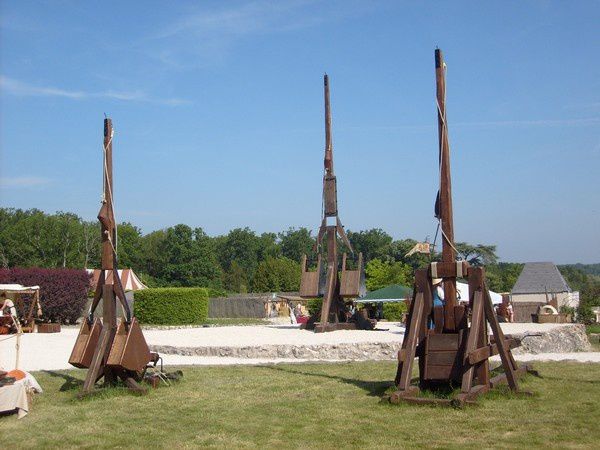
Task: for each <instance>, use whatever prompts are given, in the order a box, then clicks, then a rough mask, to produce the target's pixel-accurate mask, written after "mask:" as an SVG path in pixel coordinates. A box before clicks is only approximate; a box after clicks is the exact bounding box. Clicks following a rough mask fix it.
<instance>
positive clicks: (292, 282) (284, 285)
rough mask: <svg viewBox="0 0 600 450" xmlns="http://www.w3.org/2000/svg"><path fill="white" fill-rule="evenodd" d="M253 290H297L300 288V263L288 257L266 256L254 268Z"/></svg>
mask: <svg viewBox="0 0 600 450" xmlns="http://www.w3.org/2000/svg"><path fill="white" fill-rule="evenodd" d="M252 287H253V290H254V292H279V291H288V292H289V291H297V290H298V289H300V264H299V263H297V262H296V261H292V260H291V259H289V258H285V257H281V258H271V257H268V258H267V259H265V260H264V261H261V262H260V263H259V264H258V267H257V268H256V273H255V274H254V280H253V281H252Z"/></svg>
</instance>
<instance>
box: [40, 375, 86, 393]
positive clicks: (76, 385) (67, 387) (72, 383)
mask: <svg viewBox="0 0 600 450" xmlns="http://www.w3.org/2000/svg"><path fill="white" fill-rule="evenodd" d="M42 372H44V373H46V374H48V375H50V376H51V377H56V378H62V379H63V380H65V382H64V383H63V385H62V386H61V387H60V389H59V391H61V392H66V391H72V390H74V389H80V388H81V387H82V386H83V380H82V379H80V378H75V377H73V376H71V375H69V374H67V373H65V372H56V371H54V370H42Z"/></svg>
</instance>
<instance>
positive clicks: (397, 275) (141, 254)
mask: <svg viewBox="0 0 600 450" xmlns="http://www.w3.org/2000/svg"><path fill="white" fill-rule="evenodd" d="M117 229H118V242H117V249H118V264H119V267H120V268H132V269H133V270H134V271H135V272H136V273H137V274H138V276H140V278H141V279H142V281H143V282H144V283H146V284H147V285H149V286H203V287H209V288H212V289H213V290H215V291H217V292H218V291H220V292H223V293H225V292H251V291H254V292H269V291H296V290H298V288H299V284H300V263H299V262H300V259H301V257H302V255H303V254H309V255H310V254H312V252H313V248H314V245H315V236H314V235H313V232H312V231H311V230H308V229H306V228H290V229H288V230H286V231H282V232H277V233H276V232H267V233H261V234H258V233H256V232H254V231H252V230H251V229H249V228H236V229H233V230H231V231H230V232H229V233H227V234H225V235H221V236H214V237H213V236H209V235H207V234H206V233H205V232H204V230H203V229H202V228H199V227H198V228H192V227H190V226H188V225H185V224H178V225H175V226H172V227H169V228H164V229H161V230H156V231H153V232H151V233H147V234H144V233H142V231H141V229H140V228H139V227H137V226H135V225H133V224H131V223H127V222H126V223H120V224H119V225H118V228H117ZM347 234H348V238H349V240H350V243H351V244H352V246H353V247H354V250H355V251H356V252H357V253H358V252H362V253H363V257H364V260H365V263H366V275H367V287H368V288H369V290H374V289H378V288H380V287H384V286H387V285H389V284H393V283H398V284H404V285H409V286H410V285H411V284H412V281H413V278H412V277H413V271H414V269H416V268H419V267H424V266H425V265H426V264H427V263H428V262H430V261H432V260H433V261H435V260H439V253H433V255H424V254H419V253H416V254H413V255H411V256H406V255H407V253H408V252H409V251H410V249H412V248H413V246H414V245H415V244H416V243H417V241H415V240H413V239H393V238H392V236H391V235H389V234H388V233H386V232H385V231H383V230H381V229H378V228H374V229H370V230H363V231H356V232H354V231H351V230H348V231H347ZM340 246H341V251H344V250H345V249H344V246H343V244H342V243H340ZM455 246H456V249H457V250H458V253H459V257H460V258H461V259H465V260H467V261H469V263H470V264H472V265H485V266H486V273H487V280H488V285H489V287H490V289H492V290H494V291H497V292H508V291H510V290H511V288H512V286H513V285H514V283H515V282H516V280H517V278H518V276H519V274H520V272H521V269H522V267H523V265H522V264H518V263H504V262H501V263H499V262H498V257H497V255H496V246H495V245H483V244H477V245H472V244H468V243H464V242H459V243H456V244H455ZM99 258H100V226H99V224H98V222H97V221H85V220H83V219H82V218H80V217H79V216H77V215H76V214H73V213H68V212H57V213H55V214H47V213H44V212H43V211H40V210H37V209H30V210H21V209H13V208H0V266H2V267H42V268H54V267H65V268H97V267H99V266H100V260H99ZM562 270H563V268H561V271H562ZM563 274H564V275H565V277H566V278H567V281H569V282H570V283H572V284H573V283H574V284H576V285H577V286H582V287H583V286H585V285H586V283H588V278H590V277H593V276H594V275H588V274H586V273H584V272H583V271H582V270H581V268H579V267H576V266H569V267H565V268H564V272H563ZM577 286H573V287H574V289H575V288H576V287H577Z"/></svg>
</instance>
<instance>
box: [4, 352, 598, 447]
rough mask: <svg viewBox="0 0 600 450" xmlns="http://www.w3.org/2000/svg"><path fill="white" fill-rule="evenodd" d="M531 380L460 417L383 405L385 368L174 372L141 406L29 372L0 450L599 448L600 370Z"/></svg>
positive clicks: (566, 370)
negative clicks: (32, 384)
mask: <svg viewBox="0 0 600 450" xmlns="http://www.w3.org/2000/svg"><path fill="white" fill-rule="evenodd" d="M535 368H536V369H537V370H539V372H540V375H541V378H537V377H534V376H532V375H528V376H527V377H526V378H525V379H524V380H523V383H522V385H523V387H524V388H525V389H527V390H530V391H533V392H534V393H535V395H534V396H533V397H518V396H512V395H510V394H509V393H507V392H506V391H502V392H496V393H492V394H488V395H487V396H486V397H483V398H482V399H481V400H480V404H479V405H478V406H473V407H467V408H465V409H462V410H459V409H451V408H443V407H438V406H413V405H399V406H398V405H390V404H388V403H382V402H381V401H380V397H381V396H382V395H383V394H384V393H385V392H386V391H387V392H391V382H390V380H391V379H392V377H393V375H394V372H395V364H394V363H392V362H356V363H340V364H301V365H300V364H289V365H275V366H262V367H248V366H236V367H225V366H221V367H199V368H183V369H182V370H183V371H184V380H183V381H182V382H181V383H179V384H177V385H174V386H172V387H165V388H160V389H156V390H152V391H151V392H150V393H149V395H147V396H145V397H136V396H133V395H130V394H129V393H128V392H126V391H123V390H121V389H116V388H114V389H109V390H104V391H103V392H102V393H101V394H99V395H95V396H93V397H91V398H88V399H85V400H78V399H77V397H76V395H77V392H78V389H79V387H80V384H81V380H82V379H83V376H84V373H85V372H84V371H79V370H73V371H60V372H37V373H36V376H37V378H38V381H39V382H40V383H41V385H42V386H43V388H44V389H45V393H44V394H43V395H39V396H37V397H36V398H35V402H34V405H33V409H32V411H31V414H30V415H29V416H27V417H26V418H24V419H22V420H17V419H16V416H10V417H2V418H0V443H2V444H3V445H1V446H0V447H4V446H5V445H6V446H7V448H8V447H10V448H32V447H36V448H72V447H84V448H96V447H110V448H115V447H120V448H143V447H157V448H194V447H219V448H240V447H242V448H243V447H250V448H257V447H258V448H262V447H271V448H273V447H286V448H288V447H300V448H311V447H312V448H346V447H349V448H365V447H377V448H391V447H395V448H406V447H443V448H458V447H469V448H490V447H492V448H493V447H495V448H515V447H517V448H526V447H535V448H539V447H552V448H564V447H571V448H598V445H600V444H599V443H600V425H599V424H600V364H577V363H539V364H536V365H535ZM73 377H74V378H73Z"/></svg>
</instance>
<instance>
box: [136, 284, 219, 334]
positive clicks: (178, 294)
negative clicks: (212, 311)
mask: <svg viewBox="0 0 600 450" xmlns="http://www.w3.org/2000/svg"><path fill="white" fill-rule="evenodd" d="M133 305H134V306H133V308H134V314H135V317H137V319H138V320H139V321H140V323H146V324H151V325H195V324H201V323H204V322H206V319H207V318H208V289H205V288H154V289H144V290H141V291H136V292H135V294H134V303H133Z"/></svg>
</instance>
